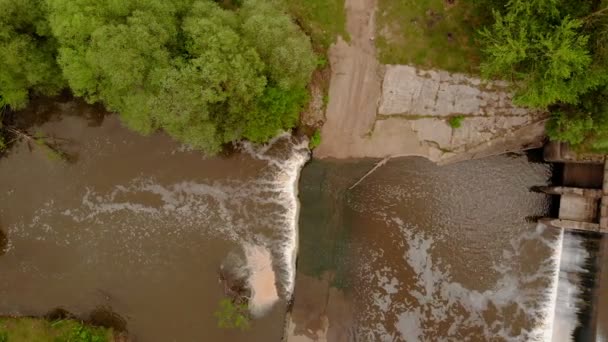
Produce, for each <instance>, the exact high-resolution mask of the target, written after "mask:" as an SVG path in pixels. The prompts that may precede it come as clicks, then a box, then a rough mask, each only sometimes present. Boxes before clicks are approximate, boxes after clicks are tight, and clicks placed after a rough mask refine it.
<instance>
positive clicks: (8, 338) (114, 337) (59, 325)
mask: <svg viewBox="0 0 608 342" xmlns="http://www.w3.org/2000/svg"><path fill="white" fill-rule="evenodd" d="M0 341H2V342H20V341H23V342H25V341H36V342H128V341H129V339H128V338H127V336H126V335H125V334H122V333H117V332H114V330H113V329H111V328H104V327H96V326H90V325H87V324H85V323H83V322H80V321H77V320H72V319H60V320H54V321H50V320H46V319H44V318H30V317H0Z"/></svg>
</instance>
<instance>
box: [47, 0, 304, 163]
mask: <svg viewBox="0 0 608 342" xmlns="http://www.w3.org/2000/svg"><path fill="white" fill-rule="evenodd" d="M48 2H49V8H50V17H49V18H50V19H49V21H50V24H51V28H52V30H53V33H54V35H55V36H56V37H57V40H58V41H59V44H60V47H59V57H58V61H59V64H60V65H61V68H62V70H63V73H64V75H65V78H66V80H67V82H68V83H69V85H70V87H71V89H72V91H73V92H74V94H76V95H77V96H82V97H84V98H85V99H86V100H87V101H89V102H102V103H104V104H105V106H106V107H107V108H108V109H109V110H112V111H115V112H117V113H119V114H120V116H121V118H122V120H123V121H124V122H125V124H126V125H127V126H129V127H131V128H132V129H134V130H136V131H139V132H141V133H143V134H149V133H151V132H154V131H156V130H159V129H162V130H164V131H166V132H167V133H168V134H170V135H172V136H173V137H175V138H177V139H178V140H180V141H182V142H185V143H187V144H189V145H192V146H194V147H196V148H199V149H202V150H204V151H207V152H209V153H215V152H217V151H218V150H219V149H220V148H221V146H222V144H225V143H228V142H233V141H236V140H239V139H242V138H248V139H250V140H252V141H256V142H264V141H267V140H268V139H270V138H271V137H272V136H274V135H275V134H276V133H277V132H278V131H279V130H282V129H289V128H291V127H293V126H294V125H295V124H296V123H297V118H298V114H299V112H300V110H301V109H302V106H303V105H304V104H305V103H306V101H307V96H306V95H307V92H306V85H307V83H308V82H309V80H310V77H311V73H312V71H313V70H314V63H315V58H314V54H313V52H312V48H311V45H310V41H309V40H308V38H307V37H306V36H305V35H304V34H303V33H302V32H301V31H300V29H299V28H298V27H297V25H295V24H294V23H293V22H292V21H291V19H290V18H289V16H288V15H287V14H286V13H285V12H284V11H282V10H281V8H282V7H281V3H278V2H277V3H273V4H272V5H271V4H269V3H267V2H264V1H258V0H248V1H243V3H242V5H241V7H240V8H237V9H235V8H234V7H235V6H238V5H239V2H231V3H230V6H226V7H225V8H223V7H221V6H220V5H219V4H218V3H216V2H214V1H211V0H198V1H195V0H192V1H189V0H171V1H166V0H146V1H139V0H124V1H107V2H99V1H96V0H48Z"/></svg>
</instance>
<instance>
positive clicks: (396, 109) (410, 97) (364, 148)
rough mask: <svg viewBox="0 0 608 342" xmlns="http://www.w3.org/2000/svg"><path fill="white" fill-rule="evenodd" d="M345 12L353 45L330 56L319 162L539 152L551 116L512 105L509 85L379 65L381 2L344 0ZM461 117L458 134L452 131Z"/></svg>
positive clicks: (334, 49)
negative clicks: (377, 38)
mask: <svg viewBox="0 0 608 342" xmlns="http://www.w3.org/2000/svg"><path fill="white" fill-rule="evenodd" d="M345 8H346V14H347V29H348V32H349V35H350V37H351V40H350V41H349V42H346V41H344V40H343V39H339V40H338V42H337V43H336V44H334V45H333V46H332V47H331V49H330V51H329V56H330V62H331V67H332V77H331V82H330V89H329V103H328V106H327V109H326V112H325V123H324V125H323V128H322V132H321V133H322V134H321V135H322V142H321V145H320V146H319V147H318V148H317V149H316V150H315V152H314V156H315V157H317V158H328V157H329V158H365V157H371V158H386V157H393V156H422V157H425V158H428V159H430V160H432V161H435V162H439V163H449V162H455V161H460V160H466V159H474V158H479V157H483V156H489V155H495V154H500V153H504V152H509V151H517V150H522V149H527V148H531V147H538V146H540V144H541V143H542V141H543V139H544V124H545V120H546V114H545V113H541V112H536V111H529V110H526V109H524V108H520V107H517V106H514V105H513V104H512V102H511V99H512V97H511V95H510V93H509V92H508V89H507V86H506V84H504V83H501V82H493V83H492V82H482V81H481V80H479V79H477V78H474V77H469V76H466V75H462V74H450V73H448V72H444V71H434V70H419V69H416V68H414V67H412V66H407V65H381V64H380V63H379V62H378V60H377V58H376V48H375V46H374V38H375V37H374V35H375V30H376V28H375V9H376V0H346V3H345ZM456 116H459V117H462V119H461V123H460V127H453V125H451V124H450V118H453V117H456Z"/></svg>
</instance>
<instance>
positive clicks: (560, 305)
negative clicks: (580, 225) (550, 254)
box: [551, 232, 589, 342]
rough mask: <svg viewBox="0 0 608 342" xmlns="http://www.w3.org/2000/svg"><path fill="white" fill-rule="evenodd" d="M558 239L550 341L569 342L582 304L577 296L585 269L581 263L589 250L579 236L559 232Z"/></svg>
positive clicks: (576, 324) (578, 295) (576, 325)
mask: <svg viewBox="0 0 608 342" xmlns="http://www.w3.org/2000/svg"><path fill="white" fill-rule="evenodd" d="M561 238H562V243H561V252H560V253H559V254H560V259H559V260H560V262H559V280H558V284H557V290H556V296H555V312H554V315H553V316H554V317H553V320H554V322H553V334H552V337H551V341H553V342H562V341H563V342H570V341H572V340H573V338H574V337H573V333H574V330H575V329H576V328H577V327H578V325H579V323H580V322H579V320H578V317H577V314H578V313H579V311H580V308H581V305H582V304H583V301H582V299H581V297H580V295H581V294H582V292H581V286H582V285H581V284H580V275H581V274H582V273H585V272H587V271H586V270H585V268H584V264H585V261H586V260H587V258H588V257H589V253H588V252H587V251H586V250H585V248H584V246H583V240H582V239H581V238H580V237H578V236H576V235H573V234H565V233H564V232H562V237H561Z"/></svg>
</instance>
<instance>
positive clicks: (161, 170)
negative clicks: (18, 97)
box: [0, 102, 308, 342]
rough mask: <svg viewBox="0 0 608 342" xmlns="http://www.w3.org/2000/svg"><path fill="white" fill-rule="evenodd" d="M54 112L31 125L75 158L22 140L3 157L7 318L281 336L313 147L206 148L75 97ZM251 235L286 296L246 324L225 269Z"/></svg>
mask: <svg viewBox="0 0 608 342" xmlns="http://www.w3.org/2000/svg"><path fill="white" fill-rule="evenodd" d="M85 107H86V106H85ZM55 110H58V111H59V112H60V113H59V114H62V115H61V116H60V117H56V118H54V119H52V120H51V121H49V122H47V123H45V124H44V125H42V126H40V127H33V128H32V131H40V132H42V133H43V134H45V135H48V136H57V137H61V138H62V139H64V140H62V143H63V149H64V150H65V151H67V152H68V153H69V154H70V155H71V156H73V157H74V158H72V162H63V161H56V160H51V159H49V158H48V157H47V156H46V155H45V152H44V150H43V149H41V148H39V147H36V146H33V145H32V144H30V145H29V146H28V144H27V143H25V142H22V143H20V144H18V145H17V146H14V148H13V149H12V150H11V151H10V153H9V154H8V155H7V156H5V157H4V158H2V159H0V175H1V177H0V226H1V227H2V229H3V230H4V232H5V233H6V237H7V239H8V242H7V243H6V248H4V250H5V253H4V254H3V255H1V256H0V314H2V315H36V316H39V315H45V314H47V313H49V312H51V311H53V310H55V309H56V308H62V309H64V310H67V311H68V312H70V313H71V314H74V315H76V316H78V317H80V318H83V319H89V318H91V319H93V320H94V321H104V320H105V321H114V322H118V325H124V326H125V327H126V329H127V330H128V331H129V333H130V334H131V336H132V337H133V338H134V339H135V340H136V341H159V342H167V341H278V340H280V339H281V336H282V334H283V330H282V326H283V321H284V314H285V311H286V298H289V293H290V291H291V287H292V284H291V280H290V279H292V278H293V275H292V272H293V271H294V270H293V264H294V248H295V238H296V236H295V235H294V232H295V229H294V227H293V224H295V218H296V217H297V202H296V191H295V183H296V181H297V174H298V172H299V170H300V168H301V166H302V165H303V164H304V162H305V161H306V159H307V158H308V151H307V149H306V148H305V144H303V145H302V144H300V145H298V146H300V147H298V146H296V144H297V142H296V141H295V140H294V139H292V138H288V137H285V138H282V139H278V140H277V142H275V143H274V144H273V145H272V146H271V147H270V148H268V149H267V150H263V151H261V150H254V149H253V148H250V149H249V150H248V152H245V151H242V152H235V153H233V154H231V155H230V156H223V157H216V158H205V157H203V156H202V155H201V154H200V153H198V152H195V151H189V150H188V149H187V148H186V147H185V146H181V145H179V144H178V143H176V142H174V141H173V140H172V139H170V138H169V137H167V136H164V135H162V134H157V135H152V136H150V137H143V136H139V135H138V134H135V133H132V132H130V131H128V130H127V129H125V128H124V127H122V125H121V124H120V122H119V121H118V119H117V118H116V117H115V116H108V117H106V118H105V119H103V120H100V122H97V124H100V125H91V122H90V120H86V119H85V118H83V117H82V115H77V114H79V112H80V111H81V110H82V106H81V105H78V104H75V103H71V102H65V103H62V104H61V105H60V106H59V107H57V108H55ZM243 149H245V148H243ZM2 237H3V235H0V240H2ZM249 244H250V245H256V246H263V247H264V248H266V249H268V250H270V251H271V253H272V259H273V269H274V271H275V272H276V274H277V279H278V281H277V284H276V286H277V288H278V292H279V294H280V296H281V299H280V300H279V302H278V303H276V304H275V305H274V306H273V307H272V308H271V309H270V311H269V312H267V313H266V315H264V316H263V317H261V318H257V319H254V320H253V321H252V326H251V329H250V330H249V331H246V332H241V331H230V330H222V329H219V328H218V327H217V319H216V317H214V312H215V311H216V309H217V308H218V303H219V301H220V299H221V298H223V296H224V292H223V285H222V284H220V282H219V280H218V279H219V277H218V275H219V268H220V265H223V264H226V262H227V260H232V261H231V262H232V264H233V265H234V264H235V261H234V260H237V261H236V263H237V264H238V261H242V260H243V248H244V246H245V245H249ZM0 247H4V246H0ZM239 267H240V266H239ZM55 312H57V310H55Z"/></svg>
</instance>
